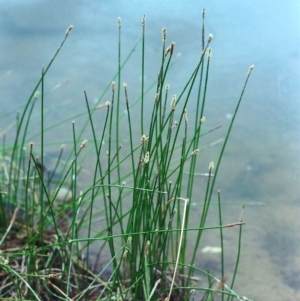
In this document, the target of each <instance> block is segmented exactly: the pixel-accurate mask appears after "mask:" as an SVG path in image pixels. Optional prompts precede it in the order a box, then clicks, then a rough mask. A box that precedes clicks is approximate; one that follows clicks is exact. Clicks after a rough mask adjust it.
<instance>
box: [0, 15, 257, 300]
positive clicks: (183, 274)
mask: <svg viewBox="0 0 300 301" xmlns="http://www.w3.org/2000/svg"><path fill="white" fill-rule="evenodd" d="M121 28H122V26H121V19H120V18H119V19H118V30H119V44H118V45H119V46H118V47H119V48H118V53H119V60H118V65H117V70H118V72H117V73H116V76H115V77H114V78H113V79H112V81H111V82H110V84H109V87H110V89H109V90H110V92H108V89H107V90H106V93H109V94H110V99H111V100H110V102H105V103H104V102H103V97H104V95H102V96H100V97H99V101H98V103H97V104H96V105H95V106H92V107H91V105H90V103H89V100H88V93H87V92H84V95H83V97H84V99H85V101H86V106H87V115H86V123H85V126H84V128H83V129H81V131H80V132H79V133H78V132H77V131H76V127H75V124H74V123H73V131H72V133H71V136H72V141H73V142H72V152H71V154H70V157H69V158H67V159H66V160H65V161H64V163H62V153H63V151H64V147H62V148H61V151H60V152H59V154H58V156H57V161H56V163H55V167H54V172H50V173H48V174H47V173H46V172H45V161H44V156H45V153H46V151H47V150H46V144H45V141H44V131H45V128H44V117H43V114H44V95H45V91H44V82H45V81H46V80H47V72H48V70H49V68H50V67H51V65H52V63H53V61H54V60H55V59H56V58H57V55H58V53H59V51H60V50H61V48H62V46H63V44H64V43H65V41H66V39H67V37H68V36H69V34H70V32H71V29H72V27H69V29H68V30H67V32H66V34H65V38H64V40H63V42H62V43H61V45H60V47H59V48H58V50H57V52H56V53H55V55H54V56H53V59H52V60H51V61H50V63H49V65H48V66H47V67H46V68H44V69H43V70H42V74H41V79H40V80H39V82H38V83H37V85H36V87H35V88H34V89H33V92H32V94H31V95H30V97H29V99H28V101H27V104H26V106H25V108H24V110H23V112H22V114H21V115H20V116H18V123H17V131H16V137H15V143H14V144H13V146H12V148H11V149H9V150H8V149H5V148H4V147H3V149H5V151H3V152H2V156H1V160H2V166H3V169H2V170H3V173H2V177H1V181H2V182H1V191H2V193H1V194H0V212H1V216H2V218H1V221H2V222H1V231H2V239H1V243H0V249H1V257H0V267H1V274H0V297H1V298H6V299H7V300H8V299H9V298H13V299H18V300H29V299H30V300H103V299H105V300H187V299H189V297H190V296H191V295H192V294H194V293H195V291H199V292H200V296H201V298H202V299H201V300H203V301H204V300H214V298H215V295H216V294H217V293H219V294H221V298H222V300H224V298H225V297H226V296H227V297H226V298H227V300H231V299H233V298H234V297H236V298H238V299H239V300H246V299H245V298H244V297H241V296H239V295H238V294H236V293H235V292H234V291H233V285H234V282H235V277H236V274H237V267H238V263H239V255H240V250H241V249H240V248H241V234H242V225H243V224H244V222H243V221H242V219H240V220H238V221H232V223H231V224H227V225H223V224H222V210H221V209H222V206H221V196H220V193H217V192H216V193H215V194H214V192H215V183H216V179H217V174H218V171H219V168H220V164H221V160H222V157H223V154H224V151H225V148H226V144H227V141H228V138H229V135H230V132H231V129H232V126H233V123H234V120H235V117H236V114H237V112H238V109H239V106H240V103H241V100H242V97H243V94H244V90H245V87H246V85H247V82H248V79H249V76H250V73H251V71H252V69H253V67H250V69H249V71H248V73H247V76H246V80H245V83H244V86H243V87H242V92H241V94H240V97H239V99H238V102H237V105H236V109H235V111H234V114H233V118H232V119H231V123H230V125H229V128H228V131H227V134H226V136H225V138H224V140H223V144H222V147H221V149H220V154H219V157H218V159H217V161H216V162H215V163H213V162H211V163H210V164H209V162H208V164H207V166H208V171H203V173H202V174H201V175H202V176H203V177H205V179H206V183H207V184H206V188H205V193H204V196H203V203H202V205H201V207H202V212H201V215H200V216H199V221H198V223H197V224H195V223H194V222H193V221H192V220H191V218H190V213H191V211H192V210H193V207H192V205H191V202H192V201H193V197H194V195H195V189H196V188H197V187H196V186H197V184H195V181H196V179H195V176H196V165H197V162H198V160H199V159H198V157H199V156H200V155H201V153H200V152H199V150H200V149H201V147H203V144H202V139H201V138H202V137H203V136H204V135H206V134H209V133H213V132H214V131H215V130H217V129H218V128H219V126H216V127H213V128H211V129H207V128H204V122H205V115H204V108H205V103H206V98H207V89H208V78H209V71H210V60H211V48H210V44H211V42H212V40H213V36H212V35H211V34H210V35H209V36H208V38H207V40H206V41H205V28H204V11H203V24H202V37H199V39H201V38H202V48H201V53H200V59H199V60H198V61H197V62H196V63H195V68H194V71H193V72H192V74H191V75H190V77H189V78H188V79H187V81H186V84H185V85H184V87H183V90H182V91H181V92H180V93H179V94H178V95H170V93H171V92H170V90H171V89H170V85H169V84H168V81H169V80H172V76H170V74H169V73H170V70H171V68H172V62H173V60H174V58H173V57H174V52H175V43H174V42H171V43H170V44H169V46H168V44H167V30H166V28H164V29H163V30H162V51H161V63H160V68H159V70H158V77H157V79H154V87H155V88H154V90H153V89H152V90H151V89H150V90H149V89H148V88H146V87H145V80H144V74H145V55H144V54H145V49H146V43H145V34H146V16H143V18H142V38H141V41H139V42H138V43H140V44H141V47H142V61H141V62H140V65H141V71H142V81H141V93H140V98H139V99H138V104H139V105H140V109H139V112H140V113H139V114H137V113H136V112H135V113H132V110H133V104H132V103H131V99H130V88H129V87H128V86H127V84H125V83H121V74H122V71H123V68H126V64H122V63H121V50H122V48H121V45H122V43H121ZM134 47H136V45H134ZM125 61H126V62H127V59H126V60H125ZM193 90H196V91H197V100H196V101H197V105H196V110H195V111H193V112H189V110H188V104H189V103H190V102H191V101H192V100H191V93H192V91H193ZM37 91H39V93H37ZM149 91H151V92H153V95H152V99H153V105H152V110H151V112H150V113H149V108H148V104H147V106H146V98H149V93H150V92H149ZM37 102H40V103H41V106H40V107H41V112H40V116H41V117H40V126H41V128H40V139H41V140H40V147H39V149H35V146H34V145H33V144H30V147H29V150H28V151H27V153H25V152H26V151H25V149H26V148H24V146H26V143H28V142H27V133H28V127H29V124H30V122H31V116H32V114H33V112H34V108H35V104H36V103H37ZM122 107H125V109H126V113H127V114H126V116H127V119H126V118H124V116H125V115H122V114H121V113H120V112H121V108H122ZM100 108H101V110H100V111H98V110H97V109H100ZM95 113H96V114H98V115H97V118H95ZM146 114H147V115H149V114H150V115H151V117H150V122H147V121H146V119H145V115H146ZM192 114H193V115H194V116H193V118H192V119H193V120H194V122H193V123H190V122H189V118H188V115H190V116H191V115H192ZM99 115H101V118H102V120H103V123H102V129H101V132H100V133H99V132H98V131H96V123H97V120H98V119H99ZM87 128H90V132H91V139H89V140H90V142H89V144H88V145H87V141H86V140H84V139H85V137H82V136H83V133H84V131H85V130H86V129H87ZM125 133H126V135H127V136H128V141H129V142H128V145H127V146H126V149H125V150H124V149H123V147H122V144H121V141H122V136H123V135H124V134H125ZM81 141H83V142H81ZM104 141H105V144H104V143H103V142H104ZM84 149H86V150H85V151H87V153H86V155H84V153H83V150H84ZM27 155H29V160H27ZM84 159H85V160H86V159H89V160H93V166H94V169H93V170H90V174H91V178H90V185H89V186H88V187H86V188H85V189H84V190H82V191H79V190H78V182H77V176H78V174H79V172H80V169H81V166H83V165H84ZM61 165H63V166H62V167H61V168H59V166H61ZM58 170H60V177H59V179H58V180H56V181H54V177H53V175H54V173H56V172H57V171H58ZM66 185H67V187H69V190H70V191H69V192H70V193H67V194H66V195H67V196H65V198H64V199H63V200H60V202H59V205H58V198H60V197H59V191H61V190H62V189H63V188H64V187H65V186H66ZM214 195H216V198H217V199H218V202H217V203H218V214H219V224H217V225H215V226H214V227H207V226H206V223H207V216H208V212H209V209H210V204H211V201H212V198H213V196H214ZM231 227H239V228H240V231H239V243H238V245H237V254H238V255H237V259H236V267H235V269H234V273H233V274H232V275H231V283H230V284H228V285H226V284H225V279H226V276H228V275H227V274H226V271H225V267H224V251H223V249H224V245H223V231H224V229H225V228H231ZM210 229H218V230H219V232H220V258H221V275H218V276H216V275H212V274H211V273H210V271H206V270H202V269H201V266H196V264H197V262H196V258H197V254H198V250H199V246H200V244H201V239H202V234H203V232H204V231H210ZM195 232H196V235H194V236H193V237H194V240H193V242H192V243H191V241H190V240H191V236H190V234H191V233H195ZM80 233H84V234H80ZM191 248H192V249H191ZM95 250H96V252H95ZM101 258H107V260H106V261H104V262H103V261H101ZM201 275H202V276H204V278H205V279H206V280H205V281H204V280H203V279H202V281H201V282H199V277H200V276H201ZM201 292H202V293H201Z"/></svg>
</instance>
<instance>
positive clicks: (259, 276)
mask: <svg viewBox="0 0 300 301" xmlns="http://www.w3.org/2000/svg"><path fill="white" fill-rule="evenodd" d="M202 8H205V9H206V16H207V17H206V25H207V33H210V32H212V33H213V34H214V40H213V42H212V48H213V56H212V63H211V81H210V84H209V92H208V93H209V94H208V106H207V110H206V119H207V124H208V125H217V124H219V123H222V124H223V125H224V128H226V126H227V125H228V124H229V120H228V116H230V114H232V113H233V109H234V106H235V103H236V101H237V99H238V97H239V93H240V91H241V88H242V85H243V81H244V77H245V75H246V73H247V70H248V68H249V66H250V65H252V64H254V65H255V69H254V72H253V74H252V76H251V78H250V81H249V85H248V88H247V91H246V93H245V96H244V99H243V102H242V105H241V109H240V111H239V115H238V117H237V119H236V123H235V125H234V129H233V132H232V136H231V138H230V141H229V144H228V148H227V151H226V153H225V157H224V160H223V163H222V168H221V170H220V173H219V180H218V183H217V184H218V185H219V186H220V188H221V192H222V200H224V204H225V206H224V218H225V220H226V221H228V223H229V222H233V221H237V220H238V219H239V217H240V212H241V208H242V204H244V203H245V204H246V209H245V212H244V221H245V222H246V225H245V237H244V239H245V241H244V244H243V248H242V258H241V266H240V275H239V277H238V278H237V283H236V284H237V285H236V290H237V291H238V292H240V293H242V294H244V295H246V296H247V297H248V298H250V299H253V300H260V299H263V298H264V299H269V300H274V301H276V300H278V301H279V300H280V301H281V300H292V299H293V300H297V299H300V286H299V285H297V284H299V283H300V282H299V281H300V279H299V278H300V277H299V270H300V252H299V249H300V248H299V238H300V237H299V231H298V229H299V226H300V222H299V208H300V207H299V181H300V174H299V170H300V164H299V163H300V161H299V151H300V142H299V134H300V133H299V129H300V127H299V124H300V123H299V121H300V106H299V103H300V88H299V87H300V76H299V70H300V68H299V67H300V51H299V45H300V43H299V42H300V30H299V29H300V21H299V13H300V4H299V3H298V1H296V0H294V1H289V2H288V3H283V2H282V3H280V2H277V3H275V2H274V1H271V0H267V1H243V2H241V1H237V0H234V1H230V3H229V2H226V3H224V4H223V3H222V5H221V4H220V2H219V1H203V2H202V3H197V4H194V3H193V4H191V3H187V2H186V1H177V2H176V4H174V3H173V1H172V2H171V1H169V0H167V1H160V2H158V1H137V0H132V1H130V4H129V3H128V1H116V0H115V1H114V0H113V1H109V2H105V1H102V2H99V1H89V2H88V5H87V4H86V2H84V1H77V2H71V1H64V2H63V3H62V2H61V1H58V0H54V1H51V2H50V1H48V2H47V1H39V2H38V1H29V0H26V1H10V2H9V3H8V2H7V3H5V4H2V10H1V23H0V38H1V41H2V43H1V57H0V76H1V83H0V101H1V105H2V110H1V116H2V117H3V118H1V128H2V130H4V129H6V128H7V127H9V125H11V124H12V125H13V124H14V122H15V119H14V118H15V117H14V116H15V113H16V110H17V108H20V107H21V106H22V105H24V103H25V102H26V100H27V98H28V96H29V95H30V93H31V91H32V89H33V87H34V86H35V83H36V82H37V80H38V78H39V76H40V74H41V68H42V66H45V65H46V64H47V63H48V62H49V60H50V59H51V57H52V56H53V53H54V52H55V50H56V48H57V46H58V45H59V43H60V41H61V40H62V38H63V36H64V34H65V30H66V29H67V28H68V26H69V25H71V24H72V25H74V30H73V32H72V33H71V35H70V37H69V38H68V41H67V42H66V44H65V46H64V48H63V50H62V51H61V53H60V54H59V56H58V59H57V61H56V62H55V63H54V65H53V67H52V68H51V71H50V73H49V74H48V76H47V79H46V82H45V85H46V86H45V88H46V90H47V91H51V90H53V91H52V92H51V94H49V95H48V96H46V103H47V106H48V107H51V108H52V109H51V110H50V111H49V114H48V115H47V118H46V122H47V124H52V123H53V122H60V121H61V120H67V121H66V122H65V123H64V124H62V125H61V126H59V127H57V128H55V129H53V130H51V131H49V132H47V135H46V139H47V141H49V143H48V145H47V151H48V152H49V153H52V152H54V153H55V152H57V153H58V151H59V149H60V145H61V144H62V143H66V144H67V146H66V148H67V149H71V148H72V144H71V141H72V139H71V129H72V120H73V119H72V118H73V116H74V115H76V114H80V113H81V112H85V111H86V107H85V102H84V96H83V91H84V90H86V91H87V93H88V96H89V99H90V101H91V102H92V101H94V100H97V99H98V97H99V95H100V94H101V93H102V92H103V91H104V89H105V87H106V85H107V84H108V83H109V82H110V81H111V79H112V78H113V75H114V74H115V71H116V70H117V17H121V18H122V40H123V46H122V47H123V54H124V55H123V58H125V54H126V53H128V52H129V51H130V49H131V47H132V45H133V44H134V43H135V41H136V40H137V39H138V37H139V35H140V32H141V18H142V15H143V14H144V13H145V14H146V16H147V25H146V34H147V36H146V43H147V48H146V60H147V65H146V85H150V84H151V82H152V79H155V78H156V75H157V72H158V66H159V62H160V60H159V58H160V49H161V48H160V47H161V29H162V27H163V26H166V27H167V28H168V41H173V40H174V41H175V42H176V48H175V50H176V54H178V53H181V57H180V58H179V59H178V60H177V62H176V64H175V65H174V69H173V78H170V84H171V89H172V92H171V93H172V94H177V93H179V92H180V91H181V88H182V85H183V83H184V82H185V80H186V77H187V75H188V74H189V72H190V71H191V70H192V68H193V66H194V63H195V62H196V60H197V58H198V57H199V48H200V26H201V25H200V23H201V11H202ZM139 59H140V45H139V48H137V49H136V51H135V53H134V55H133V57H132V60H133V61H134V60H139ZM129 65H130V64H129ZM129 65H128V66H129ZM139 70H140V69H137V68H135V67H133V68H129V67H128V68H127V69H125V70H124V73H123V78H122V80H123V81H124V82H126V83H127V84H128V89H129V93H130V97H131V99H136V97H137V96H138V95H139V86H140V82H139V79H140V71H139ZM4 75H6V76H5V77H3V76H4ZM137 85H138V88H137ZM54 88H55V89H54ZM149 99H151V101H152V99H153V97H152V95H149ZM106 100H109V99H105V101H106ZM192 110H193V106H190V107H189V108H188V112H189V111H190V112H192ZM7 112H12V113H11V114H7ZM4 115H5V116H4ZM190 115H191V113H190ZM85 117H86V115H84V116H81V117H76V118H75V124H76V127H77V129H80V127H81V126H82V124H83V122H84V120H85ZM68 118H70V119H68ZM190 118H192V117H191V116H190ZM37 124H38V123H37ZM98 126H99V128H101V123H100V122H99V125H98ZM31 131H32V133H38V132H39V128H35V127H34V123H33V128H32V129H31ZM78 131H79V130H78ZM222 133H223V132H222V131H220V134H217V135H216V136H214V137H213V138H212V141H208V143H211V142H213V141H214V140H217V139H220V138H223V137H222ZM10 134H11V135H10ZM13 134H14V131H13V130H9V131H8V137H7V140H8V141H9V140H10V139H11V137H12V136H13ZM30 141H34V142H36V143H38V138H37V137H36V136H34V135H32V137H31V139H30ZM123 142H124V147H126V142H127V140H126V138H124V141H123ZM216 155H217V152H216V151H213V150H212V151H210V152H204V153H203V158H202V160H201V162H203V163H202V165H200V167H199V170H197V171H196V172H198V173H203V172H206V171H207V166H208V164H209V162H210V161H213V160H216ZM87 164H88V163H87ZM87 169H88V166H87ZM199 181H201V180H199ZM202 183H204V182H202ZM199 199H200V198H199ZM193 201H194V202H195V203H197V202H198V198H197V197H195V200H193ZM226 202H227V204H226ZM255 203H256V204H257V206H255ZM247 204H248V205H247ZM261 204H264V206H262V205H261ZM199 210H200V209H199ZM193 218H194V219H195V221H196V220H197V218H198V216H197V210H195V215H194V217H193ZM232 219H233V220H232ZM213 222H214V217H213V214H212V216H211V217H210V223H212V224H213ZM230 231H231V229H230ZM230 231H229V230H228V232H227V233H228V234H227V236H226V241H227V242H228V243H229V245H230V244H232V242H234V241H235V239H236V237H237V236H236V230H234V229H233V230H232V232H230ZM205 239H207V244H214V243H215V241H214V240H213V239H212V238H209V237H207V238H205ZM232 248H233V247H232ZM230 251H231V249H230V247H229V246H228V252H230ZM210 256H213V255H210ZM199 260H200V259H199ZM215 260H217V259H215ZM228 260H229V264H228V265H230V264H231V262H234V257H233V258H232V259H231V258H229V259H228ZM212 261H214V257H212V258H208V259H207V262H208V264H207V265H208V266H211V262H212ZM199 263H200V262H199Z"/></svg>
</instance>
